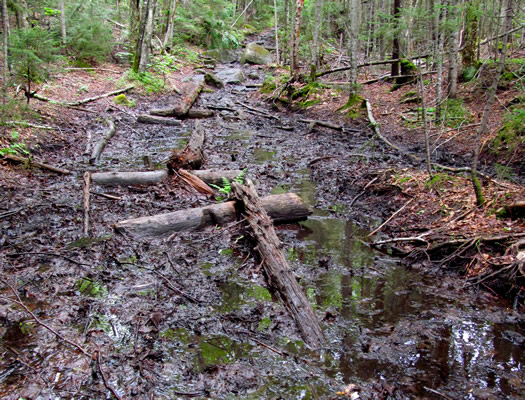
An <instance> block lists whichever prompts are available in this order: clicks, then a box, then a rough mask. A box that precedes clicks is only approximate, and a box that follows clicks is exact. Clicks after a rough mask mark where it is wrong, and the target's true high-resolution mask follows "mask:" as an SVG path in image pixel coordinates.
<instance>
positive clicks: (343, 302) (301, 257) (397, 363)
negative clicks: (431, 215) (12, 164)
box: [0, 65, 525, 399]
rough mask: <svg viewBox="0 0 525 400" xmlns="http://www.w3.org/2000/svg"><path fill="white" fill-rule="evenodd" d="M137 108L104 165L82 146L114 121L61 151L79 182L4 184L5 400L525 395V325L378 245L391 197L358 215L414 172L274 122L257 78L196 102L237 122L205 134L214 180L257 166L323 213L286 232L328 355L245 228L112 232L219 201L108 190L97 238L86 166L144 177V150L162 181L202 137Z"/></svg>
mask: <svg viewBox="0 0 525 400" xmlns="http://www.w3.org/2000/svg"><path fill="white" fill-rule="evenodd" d="M237 66H238V65H237ZM238 67H239V68H243V70H244V72H245V74H246V75H247V76H250V77H251V78H250V79H249V80H248V81H247V84H248V85H250V84H252V85H254V84H260V83H261V82H262V81H263V80H264V77H265V73H266V72H265V70H264V69H262V68H260V67H257V66H248V65H245V66H242V67H241V66H238ZM226 68H230V66H218V67H217V71H220V70H221V69H226ZM134 97H135V100H136V103H137V107H136V108H135V109H133V110H132V112H126V113H124V112H121V111H119V110H118V109H115V110H112V111H110V113H111V114H112V116H113V118H114V119H115V123H116V126H117V130H118V131H117V134H116V135H115V137H114V138H113V139H112V140H111V141H110V143H109V144H108V146H107V148H106V150H105V151H104V153H103V154H102V156H101V158H100V160H99V162H98V163H97V164H96V165H95V166H91V165H89V163H88V157H87V156H86V155H83V149H84V148H85V140H86V137H85V135H84V133H85V132H87V131H91V132H93V135H94V136H96V135H102V132H101V131H100V129H99V127H100V123H98V124H97V122H96V121H92V120H90V119H89V118H88V116H86V115H82V114H79V116H78V118H79V120H80V121H79V124H81V125H82V127H83V129H78V130H76V131H75V130H74V129H73V131H71V132H70V134H68V135H67V137H65V138H64V139H63V140H62V141H61V140H58V139H57V140H56V141H57V145H56V146H54V147H52V148H51V147H50V148H48V149H47V150H46V158H47V160H48V162H50V163H52V162H53V161H54V162H55V163H56V164H58V165H61V166H64V167H67V168H69V169H71V170H72V171H74V173H73V175H72V176H65V177H64V176H55V175H52V174H50V173H46V172H42V171H38V170H33V171H24V170H22V169H21V170H18V171H15V172H10V173H9V174H6V176H5V177H4V179H3V183H2V186H3V187H2V193H1V195H0V215H1V218H0V229H1V232H2V236H1V239H0V259H1V263H2V279H3V280H4V282H3V283H2V284H1V285H0V289H1V291H0V296H1V297H0V351H1V358H0V397H1V398H5V399H18V398H27V399H49V398H78V399H93V398H97V399H98V398H100V399H102V398H111V397H112V396H115V395H114V394H113V395H112V394H111V392H110V391H109V390H108V387H112V388H113V389H114V391H115V393H116V394H117V395H119V396H121V397H122V398H143V399H146V398H147V399H151V398H155V399H185V398H198V399H207V398H210V399H239V398H242V399H336V398H344V397H350V396H351V394H352V393H353V392H358V393H359V396H360V398H362V399H382V398H383V399H406V398H425V399H434V398H435V399H442V398H454V399H492V398H498V399H519V398H522V396H523V393H524V392H525V384H524V383H523V382H524V381H525V376H524V372H523V362H524V352H523V346H524V342H525V324H524V320H523V315H522V314H520V313H518V312H517V311H515V310H513V309H512V307H511V304H508V303H506V302H505V301H503V300H501V299H498V298H497V297H494V296H492V295H491V293H490V292H487V291H475V290H474V289H472V288H470V289H465V288H463V284H462V281H461V278H460V277H458V276H455V275H452V274H449V273H448V272H447V271H440V270H436V269H432V268H429V267H428V266H425V265H423V264H421V263H416V264H407V263H403V262H402V261H401V260H399V259H396V258H394V257H392V256H389V255H385V254H382V253H379V252H377V251H375V250H372V249H371V248H370V247H369V246H368V245H367V244H366V242H367V240H368V239H367V235H368V233H369V232H370V231H371V230H372V229H374V227H376V226H377V225H378V221H380V220H381V219H383V218H384V216H385V215H387V214H388V207H387V205H386V204H384V203H382V201H383V200H382V197H381V196H380V195H377V196H376V197H375V198H370V197H366V198H363V199H357V200H356V201H354V200H355V198H356V196H357V195H358V194H359V193H360V191H361V189H362V187H363V185H362V184H361V182H362V181H366V180H369V178H370V176H371V174H372V173H373V172H374V171H377V170H380V169H385V168H390V167H392V166H402V165H404V164H403V162H404V161H403V160H402V159H400V158H399V157H398V156H397V155H396V154H394V153H391V152H390V150H389V149H386V148H383V147H382V145H381V143H378V142H376V141H374V140H373V139H372V132H371V131H370V129H369V128H367V127H366V126H359V125H357V124H354V123H352V122H351V121H350V122H349V121H347V122H345V124H346V125H345V126H346V127H347V128H351V129H352V130H358V131H357V132H354V131H350V130H347V131H343V132H339V131H334V130H330V129H327V128H323V127H314V128H313V129H311V127H309V126H308V125H307V124H305V123H302V122H298V120H299V119H301V118H304V117H305V114H304V112H301V111H298V112H295V113H292V112H276V111H275V110H274V109H273V108H272V106H271V105H270V104H267V103H265V102H264V101H262V100H258V99H259V97H258V96H255V95H254V89H253V88H251V87H247V86H246V84H244V85H235V84H228V85H227V86H226V87H225V88H224V89H220V90H214V91H211V90H209V91H208V90H206V91H205V92H203V93H202V94H201V95H200V97H199V99H198V101H197V106H198V107H200V108H206V107H209V106H213V107H215V108H217V107H218V108H223V109H222V110H219V111H216V115H215V116H214V117H213V118H211V119H207V120H203V121H201V124H202V125H203V126H204V127H205V130H206V135H207V136H206V145H205V156H206V159H205V167H206V168H223V169H243V168H247V171H248V176H249V177H250V178H251V179H252V180H253V181H254V182H255V184H256V187H257V190H258V192H259V194H260V195H266V194H270V193H284V192H289V191H291V192H296V193H298V194H299V195H300V196H301V198H302V199H303V200H304V201H305V202H307V203H308V204H309V205H311V206H312V207H313V208H314V210H315V211H314V214H313V215H312V216H311V217H310V218H309V219H308V220H306V221H304V222H301V223H297V224H285V225H281V226H278V227H277V233H278V235H279V238H280V239H281V241H282V250H283V252H284V253H285V255H286V258H287V260H288V261H289V263H290V266H291V268H292V269H293V271H294V273H295V274H296V275H297V277H298V279H299V282H300V285H301V286H302V288H303V289H304V291H305V293H306V295H307V297H308V299H309V300H310V302H311V304H312V305H313V307H314V309H315V312H316V314H317V316H318V318H319V320H320V321H321V326H322V328H323V331H324V334H325V336H326V345H325V346H324V347H323V348H322V349H321V350H319V351H312V350H310V349H308V348H307V347H306V346H305V345H304V343H303V342H302V341H301V340H300V337H299V335H298V333H297V330H296V327H295V325H294V322H293V320H292V319H291V318H290V316H289V315H288V314H287V312H286V310H285V309H284V308H283V307H282V305H281V304H280V303H279V301H278V300H277V299H276V296H275V294H274V293H272V292H271V290H269V288H268V286H267V284H266V282H265V280H264V277H263V276H262V273H261V268H260V263H261V260H258V259H257V258H256V256H255V252H254V251H253V243H252V242H251V240H250V235H249V232H248V231H247V230H245V228H244V227H243V226H242V224H231V225H228V226H216V227H211V228H207V229H205V230H203V231H200V232H189V233H177V234H174V235H172V236H170V237H169V238H164V239H151V240H150V239H148V240H146V239H138V238H134V237H131V236H126V235H118V234H116V233H114V232H113V229H112V225H113V224H114V223H116V222H118V221H120V220H123V219H127V218H131V217H138V216H146V215H153V214H159V213H163V212H170V211H174V210H178V209H184V208H189V207H196V206H202V205H206V204H210V203H211V202H213V201H214V200H212V199H208V198H206V197H204V196H202V195H199V194H197V193H194V192H192V191H190V190H186V189H184V188H183V187H182V186H181V185H177V184H173V183H171V182H164V183H161V184H159V185H156V186H149V187H130V188H124V187H116V188H102V187H94V188H93V190H94V191H96V192H99V193H106V194H111V195H115V196H118V197H119V198H121V200H118V201H115V200H109V199H107V198H103V197H100V196H96V195H93V196H92V198H91V212H90V217H91V226H90V236H89V237H87V238H86V237H83V236H82V218H83V211H82V174H83V172H84V171H109V170H118V171H135V170H145V167H144V164H143V157H144V156H149V157H150V159H151V160H152V161H153V164H154V165H155V166H156V168H162V167H163V163H164V162H165V161H166V160H167V159H168V158H169V156H170V153H171V151H172V150H173V149H174V148H181V147H182V146H183V145H184V143H185V141H186V140H187V137H188V135H189V133H190V132H191V129H192V125H193V124H194V123H195V121H192V120H185V121H183V123H182V125H181V126H175V127H174V126H169V127H163V126H153V125H142V124H137V123H136V122H135V120H134V118H132V113H136V114H139V113H142V112H147V111H148V110H149V109H150V108H157V107H159V106H161V107H162V106H165V105H166V104H170V103H172V102H175V101H176V100H177V96H175V95H174V96H164V97H162V98H159V99H158V100H156V101H153V102H152V101H151V99H149V98H146V97H140V96H134ZM240 102H242V103H246V104H249V105H250V106H251V107H255V108H258V109H262V110H264V111H266V112H268V113H269V114H271V115H275V116H277V117H278V118H279V121H275V120H272V119H269V118H266V117H263V116H261V115H258V114H257V113H255V114H254V113H250V112H249V111H250V110H249V109H247V108H246V107H244V106H243V105H241V104H240ZM229 110H233V111H229ZM282 126H291V127H293V128H294V129H293V130H292V131H288V130H283V129H281V128H280V127H282ZM349 154H350V155H349ZM352 154H357V155H352ZM358 183H359V184H358ZM351 203H353V204H352V205H350V204H351ZM8 211H13V213H8ZM6 282H8V283H10V284H11V285H12V287H13V289H15V291H16V292H17V294H18V295H19V296H20V300H21V301H22V302H23V303H24V304H25V305H26V306H27V307H28V309H30V310H31V311H32V312H33V313H34V314H35V315H36V316H38V318H39V319H40V320H41V321H42V322H44V323H45V324H47V325H49V326H52V327H53V328H55V329H56V330H57V331H59V332H60V334H61V335H62V336H63V337H65V338H68V339H70V340H72V341H74V342H75V343H78V344H79V345H81V346H82V347H83V348H85V349H87V350H88V352H89V353H91V354H97V355H98V359H97V357H92V358H89V357H86V356H85V355H83V354H82V353H80V352H79V351H78V350H77V349H75V348H74V347H72V346H71V345H69V344H68V343H66V342H64V340H63V339H61V338H58V337H57V336H56V335H54V334H52V333H51V332H49V331H48V330H46V329H45V328H44V327H43V326H42V325H39V324H37V323H36V322H35V321H34V320H33V319H32V318H31V317H30V316H29V315H28V313H27V311H25V310H24V309H22V308H21V307H20V306H18V305H16V304H14V303H13V302H12V301H11V300H13V299H16V297H15V296H14V294H13V292H12V291H11V289H10V288H9V287H8V286H7V284H6ZM9 299H11V300H9ZM351 385H355V386H351ZM345 389H346V392H345ZM338 393H339V394H338Z"/></svg>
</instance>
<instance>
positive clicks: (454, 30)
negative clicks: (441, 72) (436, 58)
mask: <svg viewBox="0 0 525 400" xmlns="http://www.w3.org/2000/svg"><path fill="white" fill-rule="evenodd" d="M450 4H451V7H450V20H451V24H452V26H451V27H450V28H449V29H450V31H449V37H448V40H449V46H450V47H449V52H448V97H449V98H451V99H455V98H456V96H457V92H458V52H459V48H458V31H459V29H458V28H459V26H458V21H457V19H458V4H457V0H452V1H451V2H450Z"/></svg>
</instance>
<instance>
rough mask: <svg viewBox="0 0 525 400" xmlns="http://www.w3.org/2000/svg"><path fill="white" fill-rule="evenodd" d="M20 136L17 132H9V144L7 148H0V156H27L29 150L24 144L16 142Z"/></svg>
mask: <svg viewBox="0 0 525 400" xmlns="http://www.w3.org/2000/svg"><path fill="white" fill-rule="evenodd" d="M19 136H20V134H19V133H18V132H17V131H12V132H11V144H10V145H9V146H7V147H3V148H0V155H2V156H5V155H7V154H14V155H16V154H23V155H29V150H28V148H27V145H26V144H25V143H20V142H19V141H18V138H19Z"/></svg>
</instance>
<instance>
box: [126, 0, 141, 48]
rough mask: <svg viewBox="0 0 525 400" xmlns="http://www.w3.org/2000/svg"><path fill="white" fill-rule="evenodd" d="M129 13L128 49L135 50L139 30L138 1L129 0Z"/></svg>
mask: <svg viewBox="0 0 525 400" xmlns="http://www.w3.org/2000/svg"><path fill="white" fill-rule="evenodd" d="M130 8H131V11H130V13H129V47H130V48H132V49H135V50H136V49H137V41H138V38H139V29H140V0H130Z"/></svg>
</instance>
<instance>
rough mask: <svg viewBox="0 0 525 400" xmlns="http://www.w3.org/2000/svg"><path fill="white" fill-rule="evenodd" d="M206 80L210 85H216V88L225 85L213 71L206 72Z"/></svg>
mask: <svg viewBox="0 0 525 400" xmlns="http://www.w3.org/2000/svg"><path fill="white" fill-rule="evenodd" d="M204 80H205V81H206V83H207V84H208V85H211V86H215V87H216V88H223V87H224V82H223V81H222V80H220V79H219V78H217V76H215V75H214V74H212V73H211V72H206V75H204Z"/></svg>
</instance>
